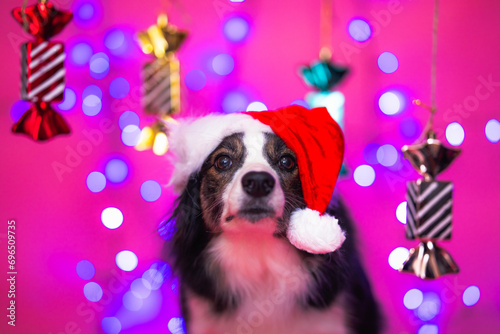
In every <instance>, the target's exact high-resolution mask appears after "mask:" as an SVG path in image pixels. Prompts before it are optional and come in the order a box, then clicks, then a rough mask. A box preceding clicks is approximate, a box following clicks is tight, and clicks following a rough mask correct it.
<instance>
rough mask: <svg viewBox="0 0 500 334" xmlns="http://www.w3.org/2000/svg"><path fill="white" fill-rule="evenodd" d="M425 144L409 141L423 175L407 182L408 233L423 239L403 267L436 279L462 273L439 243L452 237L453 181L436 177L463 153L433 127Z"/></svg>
mask: <svg viewBox="0 0 500 334" xmlns="http://www.w3.org/2000/svg"><path fill="white" fill-rule="evenodd" d="M426 137H427V138H426V140H425V141H424V142H423V143H421V144H414V145H405V146H403V148H402V150H403V153H404V156H405V158H406V159H408V160H409V161H410V163H411V164H412V166H413V167H414V168H415V170H416V171H417V172H418V173H419V174H420V175H422V176H423V179H420V180H417V181H410V182H408V183H407V203H408V204H407V213H406V237H407V238H408V239H410V240H415V239H418V240H420V243H419V245H418V246H417V247H416V248H412V249H411V250H410V255H409V257H408V259H407V260H406V261H405V263H404V264H403V266H402V268H401V269H400V271H402V272H408V273H413V274H415V275H417V276H418V277H420V278H423V279H434V278H438V277H440V276H442V275H444V274H449V273H458V271H459V269H458V266H457V264H456V263H455V261H454V260H453V258H452V257H451V255H450V254H449V253H448V252H447V251H446V250H445V249H443V248H440V247H439V246H437V245H436V242H437V241H438V240H449V239H451V233H452V203H453V202H452V192H453V183H451V182H448V181H436V180H435V177H436V176H437V175H438V174H439V173H441V172H442V171H443V170H445V169H446V168H447V167H448V166H449V165H450V164H451V162H452V161H453V160H454V159H455V158H456V157H457V156H458V155H459V154H460V150H458V149H454V148H448V147H445V146H444V145H443V144H442V143H441V142H440V141H439V140H437V139H436V136H435V133H434V132H433V131H432V130H429V131H428V132H427V134H426Z"/></svg>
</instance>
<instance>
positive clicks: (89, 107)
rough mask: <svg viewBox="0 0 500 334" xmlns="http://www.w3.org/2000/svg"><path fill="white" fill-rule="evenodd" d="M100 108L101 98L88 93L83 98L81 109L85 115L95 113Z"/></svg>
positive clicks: (93, 114)
mask: <svg viewBox="0 0 500 334" xmlns="http://www.w3.org/2000/svg"><path fill="white" fill-rule="evenodd" d="M101 108H102V102H101V99H100V98H98V97H97V96H95V95H89V96H87V97H85V98H84V99H83V102H82V110H83V113H84V114H85V115H87V116H95V115H97V114H98V113H99V112H100V111H101Z"/></svg>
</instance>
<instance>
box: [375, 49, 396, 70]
mask: <svg viewBox="0 0 500 334" xmlns="http://www.w3.org/2000/svg"><path fill="white" fill-rule="evenodd" d="M377 64H378V68H380V70H381V71H382V72H384V73H394V72H396V70H397V69H398V66H399V62H398V58H397V57H396V56H395V55H394V54H393V53H391V52H387V51H386V52H382V53H381V54H380V56H378V59H377Z"/></svg>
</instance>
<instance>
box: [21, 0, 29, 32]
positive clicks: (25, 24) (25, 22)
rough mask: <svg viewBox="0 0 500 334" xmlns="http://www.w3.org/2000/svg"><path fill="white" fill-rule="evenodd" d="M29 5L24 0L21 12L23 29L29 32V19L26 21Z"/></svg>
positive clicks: (26, 0)
mask: <svg viewBox="0 0 500 334" xmlns="http://www.w3.org/2000/svg"><path fill="white" fill-rule="evenodd" d="M27 4H28V0H24V1H23V6H22V10H21V16H22V17H23V29H24V31H26V32H29V30H28V28H29V22H28V19H26V5H27Z"/></svg>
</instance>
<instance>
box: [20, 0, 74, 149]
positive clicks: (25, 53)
mask: <svg viewBox="0 0 500 334" xmlns="http://www.w3.org/2000/svg"><path fill="white" fill-rule="evenodd" d="M12 16H13V17H14V19H15V20H16V21H17V22H19V23H20V24H21V25H22V27H23V29H24V30H25V31H26V32H28V33H29V34H31V35H33V36H34V37H35V38H36V40H35V41H33V42H27V43H24V44H23V45H22V46H21V98H22V99H23V100H26V101H30V102H32V103H33V104H32V106H31V108H30V109H28V110H27V111H26V112H25V113H24V114H23V115H22V116H21V118H20V119H19V120H18V121H17V122H16V123H15V124H14V126H13V127H12V131H13V132H15V133H24V134H26V135H28V136H30V137H31V138H33V139H34V140H37V141H42V140H47V139H50V138H52V137H54V136H56V135H59V134H68V133H70V128H69V126H68V124H67V123H66V122H65V121H64V119H63V118H62V117H61V115H59V114H58V113H57V112H56V111H55V110H54V109H53V108H52V106H51V105H50V102H52V101H62V100H63V97H64V96H63V95H64V86H65V69H64V59H65V57H66V55H65V53H64V45H63V44H62V43H57V42H49V41H48V39H50V38H52V37H53V36H55V35H56V34H58V33H59V32H61V30H62V29H63V28H64V27H65V26H66V24H68V22H69V21H71V19H72V18H73V14H72V13H71V12H69V11H60V10H57V9H56V8H55V7H54V5H53V4H52V3H51V2H49V1H44V0H41V1H39V2H38V3H37V4H36V5H33V6H29V7H26V8H24V6H23V7H18V8H15V9H14V10H12Z"/></svg>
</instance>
